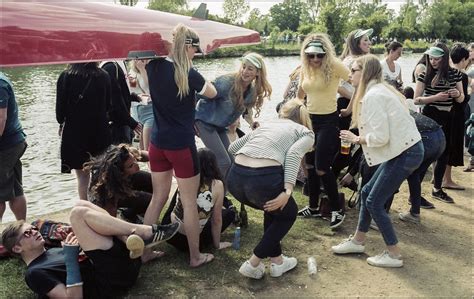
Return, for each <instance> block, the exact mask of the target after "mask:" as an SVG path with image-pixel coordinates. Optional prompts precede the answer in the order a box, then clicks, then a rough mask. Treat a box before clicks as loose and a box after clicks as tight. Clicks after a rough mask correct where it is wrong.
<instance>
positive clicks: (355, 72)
mask: <svg viewBox="0 0 474 299" xmlns="http://www.w3.org/2000/svg"><path fill="white" fill-rule="evenodd" d="M350 79H351V82H352V84H353V86H354V87H357V92H356V94H355V95H354V113H353V117H352V122H353V125H354V126H357V127H358V129H359V136H357V135H355V134H354V133H352V132H351V131H348V130H342V131H341V134H340V137H341V139H342V140H345V141H349V142H352V143H355V144H360V145H361V146H362V150H363V152H364V156H365V159H366V161H367V164H368V165H369V166H376V165H379V167H378V169H377V170H376V171H375V173H374V175H373V176H372V178H371V179H370V181H369V182H368V183H367V184H365V186H364V187H363V188H362V191H361V207H360V213H359V222H358V225H357V230H356V233H355V235H354V237H352V236H350V237H349V238H348V239H347V240H344V241H343V242H341V243H340V244H339V245H336V246H333V247H332V251H333V252H334V253H336V254H347V253H362V252H364V250H365V247H364V242H365V241H366V234H367V232H368V230H369V226H370V221H371V220H372V219H373V220H374V221H375V223H376V224H377V226H378V228H379V230H380V233H381V234H382V236H383V239H384V241H385V244H386V246H387V250H386V251H384V252H383V253H382V254H380V255H377V256H373V257H369V258H367V262H368V263H369V264H370V265H372V266H377V267H402V266H403V260H402V258H401V254H400V248H399V247H398V239H397V236H396V233H395V230H394V229H393V226H392V222H391V220H390V217H389V216H388V214H387V212H386V210H385V208H384V204H385V203H386V202H387V200H388V199H389V198H390V197H391V196H392V194H394V193H395V191H397V190H398V188H399V187H400V185H401V183H402V182H403V181H404V180H405V179H406V178H407V177H408V176H409V175H410V174H411V173H412V172H413V171H414V170H416V169H417V168H418V167H419V166H420V164H421V162H422V161H423V151H424V150H423V144H422V142H421V136H420V133H419V132H418V129H417V127H416V124H415V120H414V119H413V117H411V116H410V113H409V111H408V108H407V107H406V105H405V98H404V97H403V96H402V95H401V94H400V93H398V92H397V91H396V90H395V88H393V87H392V86H390V85H389V84H388V83H386V82H385V81H384V79H383V75H382V67H381V65H380V61H379V60H378V58H377V57H376V56H374V55H366V56H363V57H360V58H358V59H357V60H356V61H354V63H353V64H352V68H351V78H350Z"/></svg>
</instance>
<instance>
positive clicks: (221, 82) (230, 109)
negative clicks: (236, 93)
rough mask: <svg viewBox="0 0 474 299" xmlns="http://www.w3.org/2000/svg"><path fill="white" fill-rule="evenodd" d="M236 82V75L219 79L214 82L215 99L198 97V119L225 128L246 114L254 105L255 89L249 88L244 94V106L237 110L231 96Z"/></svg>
mask: <svg viewBox="0 0 474 299" xmlns="http://www.w3.org/2000/svg"><path fill="white" fill-rule="evenodd" d="M234 82H235V77H234V75H223V76H220V77H217V78H216V80H215V81H214V82H213V83H214V86H215V87H216V90H217V96H216V97H215V98H213V99H208V98H206V97H205V96H198V98H199V101H198V104H197V107H196V119H199V120H201V121H203V122H205V123H208V124H211V125H214V126H216V127H219V128H225V127H228V126H229V125H231V124H233V123H234V122H235V121H236V120H237V119H238V118H239V117H240V116H241V115H242V113H244V111H245V107H249V106H251V105H252V104H253V101H254V94H255V88H254V87H250V88H248V89H247V90H246V91H245V92H244V106H243V107H242V108H241V109H236V107H235V103H234V101H233V99H232V97H231V94H230V93H231V90H232V86H233V85H234Z"/></svg>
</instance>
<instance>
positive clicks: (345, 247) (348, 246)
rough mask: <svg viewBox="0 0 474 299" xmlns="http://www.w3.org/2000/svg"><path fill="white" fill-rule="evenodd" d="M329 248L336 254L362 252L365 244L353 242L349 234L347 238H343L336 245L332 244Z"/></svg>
mask: <svg viewBox="0 0 474 299" xmlns="http://www.w3.org/2000/svg"><path fill="white" fill-rule="evenodd" d="M331 249H332V252H334V253H337V254H346V253H362V252H364V250H365V246H364V245H359V244H356V243H354V242H353V241H352V235H350V236H349V238H347V239H345V240H343V241H342V242H341V243H339V244H338V245H336V246H332V247H331Z"/></svg>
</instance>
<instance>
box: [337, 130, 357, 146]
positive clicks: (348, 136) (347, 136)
mask: <svg viewBox="0 0 474 299" xmlns="http://www.w3.org/2000/svg"><path fill="white" fill-rule="evenodd" d="M357 137H358V136H357V135H356V134H354V133H352V132H351V131H349V130H341V132H340V133H339V138H341V140H343V141H348V142H350V143H357V140H358V138H357Z"/></svg>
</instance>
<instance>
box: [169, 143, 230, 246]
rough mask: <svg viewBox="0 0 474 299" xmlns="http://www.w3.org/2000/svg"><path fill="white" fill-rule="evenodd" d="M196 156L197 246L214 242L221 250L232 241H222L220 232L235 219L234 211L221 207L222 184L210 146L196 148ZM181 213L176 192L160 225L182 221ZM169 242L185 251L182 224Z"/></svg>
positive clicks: (185, 241) (180, 205) (184, 232)
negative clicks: (199, 169)
mask: <svg viewBox="0 0 474 299" xmlns="http://www.w3.org/2000/svg"><path fill="white" fill-rule="evenodd" d="M198 159H199V165H200V167H201V178H200V180H201V182H200V184H199V191H198V194H197V198H196V200H197V210H198V215H199V225H200V229H201V234H200V236H199V247H200V249H204V248H206V247H208V246H210V245H213V246H214V248H216V249H224V248H227V247H229V246H231V245H232V243H230V242H221V233H222V232H223V231H224V230H225V229H226V228H227V227H228V226H229V225H230V224H231V223H232V221H234V218H235V211H234V209H232V208H225V207H224V206H223V201H224V183H223V181H222V175H221V173H220V171H219V167H218V165H217V159H216V155H215V154H214V153H213V152H212V151H211V150H210V149H207V148H201V149H199V150H198ZM183 216H184V215H183V205H182V203H181V199H180V198H179V192H177V193H176V196H175V197H173V200H172V201H171V203H170V205H169V208H168V210H167V211H166V213H165V215H164V217H163V221H162V224H168V223H175V222H179V223H182V222H183ZM209 220H210V221H209ZM168 243H169V244H171V245H173V246H174V247H176V248H177V249H179V250H181V251H188V248H189V246H188V240H187V238H186V231H185V230H184V227H183V226H181V230H180V231H179V233H177V234H176V235H174V237H173V238H171V239H169V240H168Z"/></svg>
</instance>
